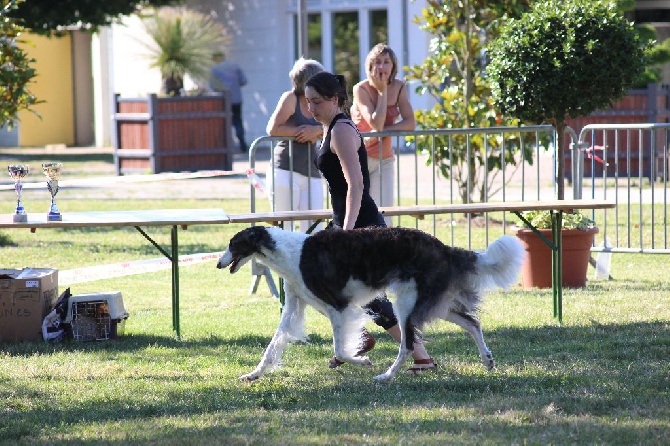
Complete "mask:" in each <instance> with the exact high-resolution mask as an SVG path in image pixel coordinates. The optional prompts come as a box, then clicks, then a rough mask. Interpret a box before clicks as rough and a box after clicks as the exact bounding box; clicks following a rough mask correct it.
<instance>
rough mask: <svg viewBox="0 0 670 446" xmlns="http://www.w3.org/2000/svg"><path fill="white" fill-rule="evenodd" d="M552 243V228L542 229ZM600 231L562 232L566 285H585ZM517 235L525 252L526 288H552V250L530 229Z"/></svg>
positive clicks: (523, 268)
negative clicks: (592, 250) (594, 240)
mask: <svg viewBox="0 0 670 446" xmlns="http://www.w3.org/2000/svg"><path fill="white" fill-rule="evenodd" d="M539 231H540V232H541V233H542V235H544V236H545V237H546V238H548V239H549V240H551V229H540V230H539ZM597 233H598V228H593V229H589V230H586V231H583V230H581V229H563V232H562V239H563V262H562V265H563V286H564V287H571V288H579V287H583V286H584V285H586V273H587V270H588V266H589V258H590V256H591V246H592V245H593V237H594V236H595V235H596V234H597ZM516 236H517V237H518V238H519V239H520V240H521V243H522V244H523V245H524V248H525V249H526V259H525V260H524V263H523V266H522V267H521V282H522V284H523V287H524V288H551V249H549V247H548V246H547V245H546V243H544V241H543V240H542V239H540V238H539V237H538V236H537V235H536V234H535V233H534V232H533V231H531V230H530V229H519V231H518V232H517V234H516Z"/></svg>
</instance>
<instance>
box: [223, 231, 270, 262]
mask: <svg viewBox="0 0 670 446" xmlns="http://www.w3.org/2000/svg"><path fill="white" fill-rule="evenodd" d="M274 247H275V241H274V239H273V238H272V236H271V235H270V233H269V232H268V230H267V228H265V227H263V226H252V227H250V228H247V229H244V230H242V231H240V232H238V233H237V234H235V235H234V236H233V238H232V239H230V244H229V245H228V248H227V249H226V251H225V252H224V253H223V255H222V256H221V258H219V262H218V263H217V264H216V267H217V268H219V269H223V268H227V267H228V266H229V265H230V273H231V274H234V273H236V272H238V271H239V270H240V268H242V266H243V265H244V264H245V263H247V262H248V261H249V260H250V259H251V258H252V257H253V256H255V255H258V256H262V255H263V251H262V250H263V249H274Z"/></svg>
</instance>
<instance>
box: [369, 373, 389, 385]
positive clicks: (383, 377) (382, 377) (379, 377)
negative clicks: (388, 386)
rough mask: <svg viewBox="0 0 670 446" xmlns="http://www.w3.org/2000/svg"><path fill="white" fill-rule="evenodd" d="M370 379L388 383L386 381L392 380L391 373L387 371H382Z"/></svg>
mask: <svg viewBox="0 0 670 446" xmlns="http://www.w3.org/2000/svg"><path fill="white" fill-rule="evenodd" d="M372 379H374V380H375V381H377V382H383V383H388V382H391V381H393V374H391V373H389V372H388V371H387V372H386V373H382V374H381V375H377V376H375V377H374V378H372Z"/></svg>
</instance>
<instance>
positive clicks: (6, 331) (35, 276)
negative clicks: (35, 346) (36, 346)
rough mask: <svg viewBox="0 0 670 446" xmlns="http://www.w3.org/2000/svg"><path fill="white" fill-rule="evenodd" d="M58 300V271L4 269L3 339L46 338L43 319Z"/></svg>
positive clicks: (0, 274)
mask: <svg viewBox="0 0 670 446" xmlns="http://www.w3.org/2000/svg"><path fill="white" fill-rule="evenodd" d="M57 300H58V270H55V269H47V268H24V269H23V270H17V269H0V341H1V342H7V341H34V340H41V339H43V338H42V321H43V320H44V318H45V317H46V315H47V314H49V312H50V311H51V310H52V309H53V307H54V305H55V304H56V301H57Z"/></svg>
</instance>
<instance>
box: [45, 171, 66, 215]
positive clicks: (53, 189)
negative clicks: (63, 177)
mask: <svg viewBox="0 0 670 446" xmlns="http://www.w3.org/2000/svg"><path fill="white" fill-rule="evenodd" d="M62 167H63V164H62V163H57V162H53V163H42V172H44V175H46V176H47V178H48V180H47V189H49V193H51V209H49V215H47V221H61V220H62V219H63V216H62V215H61V213H60V211H59V210H58V206H56V194H57V193H58V179H59V178H60V171H61V168H62Z"/></svg>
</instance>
